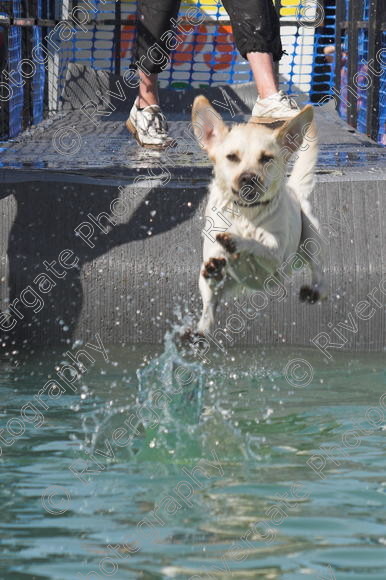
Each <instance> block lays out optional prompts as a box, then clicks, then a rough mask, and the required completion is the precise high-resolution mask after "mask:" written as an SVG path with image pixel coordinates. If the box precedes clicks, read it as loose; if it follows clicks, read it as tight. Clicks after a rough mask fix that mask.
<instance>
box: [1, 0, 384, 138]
mask: <svg viewBox="0 0 386 580" xmlns="http://www.w3.org/2000/svg"><path fill="white" fill-rule="evenodd" d="M349 1H350V0H346V2H345V12H346V13H345V15H344V19H346V20H347V18H348V5H349ZM351 1H355V0H351ZM7 4H12V9H13V14H14V15H15V16H18V15H19V16H20V15H22V5H23V3H22V2H21V0H14V1H13V2H8V3H7ZM78 4H79V5H80V6H82V2H79V3H78ZM317 4H319V6H322V5H323V8H324V17H323V18H321V19H320V21H319V19H318V17H319V16H320V15H319V14H318V10H316V6H317ZM335 4H336V3H335V0H319V2H318V3H316V2H311V5H314V7H315V14H314V15H313V16H312V11H311V20H312V19H314V22H309V18H310V10H309V9H307V12H306V17H304V14H303V12H302V9H303V7H304V6H306V7H307V6H308V8H309V6H310V2H309V1H308V0H307V1H306V0H281V2H280V20H281V37H282V43H283V48H284V50H285V51H286V52H287V54H286V55H284V56H283V58H282V60H281V61H280V64H279V72H280V77H281V82H282V87H281V88H283V89H284V90H286V91H288V92H289V93H295V94H296V93H299V91H303V92H306V93H308V94H309V95H310V101H311V102H313V103H318V102H320V101H323V99H324V98H325V97H326V95H331V94H332V89H333V86H334V84H335V83H334V63H333V62H331V61H332V59H333V55H332V56H331V55H330V56H329V57H328V58H327V53H328V50H329V48H328V47H329V45H331V44H334V42H335V25H336V23H335ZM192 6H197V7H198V8H199V9H200V10H201V11H202V14H203V15H204V19H203V21H202V22H201V24H200V25H198V26H197V27H196V28H195V29H194V30H192V31H191V32H189V33H188V34H185V35H184V42H183V44H181V45H180V46H179V47H178V48H177V49H176V51H175V52H174V53H173V54H172V55H171V59H170V66H168V67H167V69H165V70H164V71H163V72H162V73H161V74H160V75H159V79H160V84H161V86H171V87H174V88H176V89H181V88H187V87H190V86H193V87H202V86H206V85H216V84H223V83H229V84H234V83H243V82H249V81H252V74H251V70H250V67H249V65H248V63H247V62H246V61H245V60H243V59H242V58H241V57H240V55H239V54H238V52H237V50H236V48H235V45H234V42H233V37H232V29H231V27H230V24H229V17H228V15H227V13H226V11H225V10H224V8H223V6H222V4H221V2H220V1H218V0H197V1H196V0H183V1H182V5H181V10H180V14H179V18H180V19H184V17H186V13H187V10H188V9H191V8H192ZM61 7H62V2H61V1H60V0H37V9H38V15H39V16H42V17H45V18H52V17H54V16H56V17H58V16H61ZM72 7H73V5H72V4H71V3H70V6H69V9H70V11H71V9H72ZM93 7H95V9H96V10H97V12H94V11H93ZM369 7H370V0H365V2H364V9H363V19H364V20H367V19H368V18H369V10H370V8H369ZM136 9H137V7H136V1H135V0H122V2H121V18H122V19H123V20H125V21H126V23H125V24H123V25H122V27H121V51H120V59H121V71H122V72H123V71H125V69H128V68H130V67H131V66H132V63H133V48H134V43H135V26H134V24H135V18H136ZM86 10H87V11H88V13H89V15H90V19H91V20H93V21H95V24H92V25H87V26H86V27H85V30H81V29H80V28H79V27H76V28H77V30H76V34H75V35H74V36H73V37H72V38H71V39H70V40H67V41H61V42H60V50H59V57H60V58H59V69H58V71H56V72H55V75H57V76H55V75H54V76H53V75H52V74H51V76H50V78H49V82H50V83H51V84H52V83H55V84H57V83H59V92H60V90H61V89H62V87H63V84H64V79H65V73H66V69H67V65H68V63H69V62H71V61H72V62H77V63H80V64H84V65H86V66H91V67H93V68H95V69H102V70H108V71H110V72H114V67H115V62H116V54H115V51H116V47H115V42H114V32H115V25H114V19H115V13H116V12H115V11H116V2H115V0H88V2H87V4H86ZM48 32H49V31H46V30H42V29H40V28H38V27H34V29H33V31H32V44H33V46H34V47H37V46H39V45H40V43H41V42H42V41H43V36H44V35H46V34H47V33H48ZM383 39H384V40H385V34H384V35H383ZM58 40H59V39H58V38H57V37H56V38H55V42H58ZM21 42H22V37H21V34H20V29H16V28H15V27H13V28H11V29H10V35H9V67H10V70H12V69H15V67H16V66H17V64H18V62H19V61H20V60H21V58H23V56H22V54H21ZM358 43H359V57H360V58H359V60H358V70H357V73H358V77H357V81H358V85H359V88H358V89H357V90H358V99H357V102H358V128H359V129H360V130H362V131H365V130H366V105H367V89H366V85H365V84H364V83H365V80H366V72H367V69H366V64H363V63H361V62H360V61H361V60H362V59H363V60H364V61H366V59H367V54H368V37H367V32H366V31H364V30H359V31H358ZM383 46H385V44H383ZM347 50H348V40H347V34H346V35H345V36H344V37H343V39H342V73H341V86H342V95H341V100H340V112H341V114H343V115H344V114H345V113H346V102H345V100H346V99H345V95H346V94H347V62H346V60H347ZM36 68H37V72H36V75H35V76H34V78H33V81H32V121H33V122H34V123H36V122H39V121H40V120H41V119H42V118H43V113H44V107H43V103H44V94H45V85H47V71H46V70H45V68H44V66H43V65H41V64H40V65H39V64H38V63H36ZM13 91H14V95H13V98H12V103H11V104H10V124H11V134H12V135H15V134H17V132H18V131H19V130H20V129H21V124H22V114H23V99H24V100H25V95H24V93H23V87H13ZM385 108H386V103H385V75H383V76H382V78H381V91H380V134H379V140H380V141H382V140H384V139H385V115H386V112H385Z"/></svg>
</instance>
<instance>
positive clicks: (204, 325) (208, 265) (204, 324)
mask: <svg viewBox="0 0 386 580" xmlns="http://www.w3.org/2000/svg"><path fill="white" fill-rule="evenodd" d="M226 264H227V261H226V259H225V258H222V257H218V258H209V260H207V261H206V262H204V264H203V265H202V268H201V272H200V279H199V288H200V292H201V298H202V304H203V310H202V316H201V319H200V322H199V323H198V328H197V332H198V333H202V334H204V333H205V332H209V331H210V329H211V328H212V327H213V325H214V316H215V312H216V308H217V305H218V302H219V300H220V298H221V294H222V291H223V288H224V284H225V278H226Z"/></svg>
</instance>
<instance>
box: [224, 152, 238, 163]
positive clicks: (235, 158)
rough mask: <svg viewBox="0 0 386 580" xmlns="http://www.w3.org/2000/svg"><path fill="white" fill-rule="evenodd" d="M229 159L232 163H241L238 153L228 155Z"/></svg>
mask: <svg viewBox="0 0 386 580" xmlns="http://www.w3.org/2000/svg"><path fill="white" fill-rule="evenodd" d="M227 159H228V161H232V163H239V161H240V157H239V156H238V155H237V153H229V154H228V155H227Z"/></svg>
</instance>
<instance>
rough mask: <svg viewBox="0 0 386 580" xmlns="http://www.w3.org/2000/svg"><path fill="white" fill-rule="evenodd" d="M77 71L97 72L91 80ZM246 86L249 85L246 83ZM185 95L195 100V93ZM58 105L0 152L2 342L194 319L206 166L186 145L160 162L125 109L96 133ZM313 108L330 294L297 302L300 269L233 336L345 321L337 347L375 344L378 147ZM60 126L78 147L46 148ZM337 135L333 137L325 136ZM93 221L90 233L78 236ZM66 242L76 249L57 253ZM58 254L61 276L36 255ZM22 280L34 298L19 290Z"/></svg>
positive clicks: (289, 333)
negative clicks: (134, 136)
mask: <svg viewBox="0 0 386 580" xmlns="http://www.w3.org/2000/svg"><path fill="white" fill-rule="evenodd" d="M85 74H86V73H85ZM87 74H88V75H91V77H92V78H93V79H94V81H95V79H97V77H98V74H96V73H92V72H90V71H88V72H87ZM90 82H91V81H90ZM95 82H96V81H95ZM232 90H233V88H232ZM238 90H239V91H241V89H238ZM243 90H244V92H245V94H250V91H251V89H250V88H245V87H244V88H243ZM248 91H249V92H248ZM241 93H242V91H241ZM91 94H92V91H91ZM172 98H174V97H173V96H172V95H171V96H170V99H172ZM184 99H185V100H186V101H188V100H189V102H190V103H191V101H192V95H188V94H185V95H184ZM241 101H242V102H243V103H245V102H246V101H245V100H244V101H243V100H242V99H241ZM74 102H75V100H74ZM80 102H81V101H79V103H80ZM79 103H78V104H79ZM75 104H76V102H75ZM65 107H67V109H68V110H67V111H65V112H62V113H61V114H59V115H58V116H57V117H56V118H54V119H52V120H50V121H49V122H45V123H44V124H43V125H42V126H40V127H37V128H36V129H34V130H32V131H30V132H28V133H26V134H24V135H23V136H22V137H21V139H20V140H18V142H16V143H14V144H12V145H10V147H9V148H8V151H6V152H5V153H4V154H3V156H2V157H1V158H0V161H1V162H2V165H3V167H2V169H1V173H0V175H1V178H2V185H1V188H0V198H2V199H1V201H0V210H1V216H2V217H1V220H2V221H1V224H2V228H1V236H0V243H1V249H2V256H3V257H4V258H3V260H2V262H1V265H0V266H1V273H0V274H1V276H0V277H1V279H2V284H1V286H0V290H1V293H2V299H3V306H2V310H3V312H4V311H5V309H6V307H7V305H8V300H10V301H11V302H13V301H14V300H15V299H17V300H19V303H15V302H13V303H14V305H15V304H16V306H18V312H19V315H18V314H16V313H15V311H14V312H13V314H12V319H10V320H11V321H16V324H15V326H14V328H13V329H12V331H10V332H5V333H3V335H2V338H3V340H4V343H5V345H6V346H5V348H6V349H8V348H9V346H10V345H11V344H12V343H16V344H18V345H20V344H22V343H26V344H29V345H31V344H34V345H38V344H47V343H51V344H52V343H59V342H63V341H65V342H66V341H68V342H72V341H73V340H75V339H81V340H87V339H88V338H90V339H92V338H94V337H95V334H96V333H97V332H98V333H100V335H101V336H102V337H103V341H104V342H105V343H121V342H126V343H130V342H148V343H157V342H161V341H162V339H163V336H164V333H165V331H166V330H167V329H168V328H170V325H171V324H172V323H174V322H176V321H177V320H178V316H177V315H176V314H175V312H176V309H177V307H180V308H181V310H182V311H183V312H184V311H185V310H188V311H191V312H194V313H197V314H198V313H199V310H200V308H201V304H200V299H199V294H198V287H197V277H198V271H199V266H200V262H201V237H200V233H201V230H202V227H203V223H204V222H203V219H204V215H203V211H204V210H203V208H204V204H205V197H206V188H207V184H208V182H209V179H210V173H211V171H210V164H209V163H208V161H207V160H206V158H205V156H204V155H203V154H202V152H201V151H200V150H199V149H198V148H194V146H193V145H192V151H191V153H190V154H188V153H184V155H182V154H181V152H178V151H176V152H175V153H173V152H171V153H170V156H169V158H168V159H167V160H166V161H165V158H163V157H162V155H161V156H160V155H159V154H156V155H154V153H149V152H144V151H142V150H140V149H139V148H138V147H137V145H136V144H134V143H133V142H132V141H131V140H130V138H129V137H128V135H127V133H126V132H125V129H124V126H123V122H122V121H123V119H124V118H125V114H126V113H125V114H123V112H119V111H116V112H115V113H114V116H113V115H112V116H111V117H108V118H107V120H105V121H104V122H103V124H102V126H101V127H99V128H98V129H94V128H93V127H90V124H89V123H85V120H83V121H82V113H81V112H79V111H76V110H69V109H70V107H69V104H68V103H67V104H66V103H65ZM240 107H241V105H240ZM178 114H180V113H178ZM238 114H239V115H241V116H242V115H243V114H244V113H243V112H242V111H241V110H240V111H239V113H238ZM334 115H335V117H334ZM318 117H319V124H320V125H321V128H322V131H321V132H322V150H321V162H320V165H319V167H318V172H319V174H318V183H317V187H316V190H315V192H314V195H313V200H312V202H313V205H314V207H315V213H316V214H317V216H318V218H319V219H320V221H321V222H322V223H323V224H325V225H324V228H323V232H324V234H325V236H326V237H327V238H328V240H329V254H328V257H327V262H326V269H327V279H328V282H329V288H330V298H329V300H328V301H327V302H326V303H324V304H323V305H316V306H308V305H304V304H301V303H299V301H298V292H299V288H300V285H301V284H302V281H303V274H301V275H298V276H297V277H296V279H295V278H294V279H293V281H292V283H291V284H290V285H289V287H288V298H287V299H286V300H284V301H281V302H279V301H278V300H275V299H273V298H272V299H271V300H270V303H269V305H268V306H267V307H266V308H265V309H264V310H262V311H261V313H260V315H259V316H258V317H257V319H256V320H255V321H254V322H252V323H250V324H249V325H248V327H247V329H246V331H245V333H240V334H236V333H235V334H234V339H235V344H239V345H241V344H248V345H252V344H275V343H283V342H286V343H289V344H293V345H310V340H311V339H312V338H314V337H315V336H316V335H317V334H318V333H320V332H326V333H328V334H329V335H330V336H331V340H332V341H333V342H336V343H343V342H344V341H343V340H342V339H340V338H339V337H338V336H337V335H336V334H334V331H333V329H334V327H335V328H336V327H337V325H338V324H340V323H341V324H342V325H343V327H344V328H343V327H342V326H340V327H337V328H338V330H339V329H340V332H341V334H342V335H343V336H344V337H347V342H345V344H344V348H346V349H352V350H364V351H367V350H372V351H381V350H382V349H383V348H384V337H385V319H384V304H385V296H386V256H385V247H386V244H385V238H384V231H385V226H386V219H385V218H386V206H385V172H384V169H383V168H384V160H385V157H384V150H382V149H381V148H379V147H377V146H376V145H375V144H374V143H372V142H371V141H370V140H368V139H367V138H366V137H363V136H358V135H357V134H355V133H351V131H350V129H349V128H348V127H347V126H345V125H344V124H342V121H341V120H338V121H337V120H336V114H335V112H334V111H333V110H332V109H331V108H328V107H327V108H326V109H325V110H321V111H319V112H318ZM69 122H70V123H72V124H74V125H75V126H76V127H77V129H78V130H79V132H80V134H81V138H82V143H81V150H80V151H79V152H78V153H77V154H76V155H75V156H73V157H67V158H66V157H65V156H60V155H58V153H57V152H55V150H54V149H53V148H52V137H53V134H54V132H55V131H57V130H58V128H60V127H61V126H63V127H66V126H68V123H69ZM82 123H83V124H82ZM171 125H172V132H174V134H176V135H179V132H181V131H183V130H184V128H186V123H184V121H179V120H176V119H175V118H174V117H173V114H172V113H171ZM342 127H343V128H342ZM333 131H335V133H333ZM335 136H336V137H337V138H338V139H339V140H340V141H339V143H338V144H333V143H334V138H335ZM93 145H96V147H95V149H92V146H93ZM50 147H51V148H50ZM33 155H34V156H35V157H33ZM173 155H174V157H173ZM18 163H19V167H18V168H16V167H17V164H18ZM38 163H40V164H41V166H40V167H39V166H38ZM20 164H21V165H20ZM28 164H29V165H28ZM160 166H162V167H163V171H161V170H158V171H157V173H156V175H155V177H154V174H153V179H151V180H150V176H151V173H149V169H152V168H153V170H154V168H155V167H160ZM168 173H169V174H170V176H169V181H168V182H167V183H166V178H165V175H166V176H167V174H168ZM138 176H141V179H140V180H139V181H137V182H136V183H135V184H134V179H135V177H138ZM163 183H164V185H163ZM118 198H120V199H121V200H122V201H123V202H124V203H125V205H122V204H121V205H119V206H115V208H117V207H118V208H120V209H118V211H120V213H121V217H119V218H115V217H114V216H113V215H112V212H111V207H112V205H111V204H112V202H113V201H114V200H117V199H118ZM101 213H105V214H106V216H105V218H104V222H103V225H106V223H107V218H109V219H110V220H111V219H114V220H115V221H116V224H114V225H113V224H111V223H110V225H109V231H108V232H107V233H104V232H103V231H102V230H101V229H100V228H99V227H98V226H97V225H96V224H95V221H94V222H93V219H94V220H95V219H96V218H97V216H98V215H99V214H101ZM89 214H91V216H92V218H93V219H92V218H91V217H90V215H89ZM86 222H87V223H88V224H89V226H87V225H84V226H82V228H81V229H80V231H81V232H83V234H84V236H83V238H82V237H80V236H79V235H76V229H78V231H79V227H78V226H79V225H80V224H82V223H86ZM91 228H93V229H94V235H92V236H91V235H90V236H89V239H86V238H85V236H86V234H87V231H89V232H91ZM91 246H93V247H91ZM65 250H71V251H72V252H73V254H68V253H67V254H66V253H64V254H63V252H65ZM59 256H61V260H62V262H63V263H66V264H67V266H68V265H69V264H70V263H71V262H73V261H77V262H78V264H77V266H76V267H74V268H70V267H68V268H67V269H66V268H65V267H63V266H55V267H56V268H57V270H56V271H57V273H58V274H54V273H52V272H51V273H49V272H48V271H47V268H46V266H45V265H44V262H46V263H52V262H53V261H56V263H57V262H58V260H59ZM5 257H6V258H5ZM41 273H45V274H47V273H48V274H49V276H50V277H51V279H52V280H53V281H54V283H55V287H54V288H52V289H51V290H50V291H49V292H45V290H47V288H48V287H49V286H48V285H47V284H48V282H47V281H46V282H45V284H46V285H43V286H40V289H39V282H40V284H42V280H43V279H42V278H38V279H37V276H38V275H39V274H41ZM59 275H62V277H59ZM382 283H383V286H382ZM27 288H32V290H34V291H35V292H36V295H35V296H34V294H33V293H32V292H31V291H30V290H28V291H27V292H24V291H25V290H26V289H27ZM377 289H378V290H377ZM23 292H24V294H23ZM370 292H373V296H374V301H373V303H372V306H371V308H370V309H369V312H373V311H374V312H373V314H372V316H371V317H369V319H368V320H363V319H362V320H360V318H358V315H357V313H356V312H355V309H356V307H357V304H358V303H359V302H360V301H362V300H365V299H366V296H367V295H368V294H369V293H370ZM22 296H23V297H24V301H25V302H31V303H32V302H33V301H34V300H35V301H36V305H35V307H32V306H26V305H25V304H22V303H21V297H22ZM375 300H378V302H379V304H380V306H379V305H378V304H377V302H375ZM40 306H42V308H41V310H40V311H39V312H37V313H36V314H35V313H33V309H35V310H37V309H38V308H40ZM357 310H358V309H357ZM232 313H237V311H236V310H235V309H234V306H233V305H232V304H228V305H224V306H223V307H222V308H221V313H220V314H221V315H220V317H219V327H221V326H223V325H224V324H225V323H226V320H227V317H228V316H229V315H230V314H232ZM353 320H354V321H355V324H354V326H353V322H352V321H353ZM350 326H352V328H353V330H352V331H350V330H349V329H348V327H350Z"/></svg>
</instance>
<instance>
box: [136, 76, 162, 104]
mask: <svg viewBox="0 0 386 580" xmlns="http://www.w3.org/2000/svg"><path fill="white" fill-rule="evenodd" d="M138 74H139V87H138V97H137V106H138V107H139V108H140V109H143V108H144V107H148V106H149V105H159V96H158V74H156V73H154V74H150V75H148V74H146V73H145V72H143V71H142V70H139V71H138Z"/></svg>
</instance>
